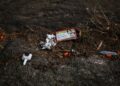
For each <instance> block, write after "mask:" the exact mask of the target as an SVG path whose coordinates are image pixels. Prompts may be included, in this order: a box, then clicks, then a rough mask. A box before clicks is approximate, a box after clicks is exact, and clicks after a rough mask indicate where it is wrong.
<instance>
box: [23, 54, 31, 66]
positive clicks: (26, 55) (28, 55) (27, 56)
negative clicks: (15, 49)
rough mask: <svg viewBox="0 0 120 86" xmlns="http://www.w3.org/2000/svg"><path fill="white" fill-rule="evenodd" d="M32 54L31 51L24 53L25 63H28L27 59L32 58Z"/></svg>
mask: <svg viewBox="0 0 120 86" xmlns="http://www.w3.org/2000/svg"><path fill="white" fill-rule="evenodd" d="M31 58H32V54H31V53H24V54H23V56H22V60H24V61H23V65H26V63H27V61H29V60H31Z"/></svg>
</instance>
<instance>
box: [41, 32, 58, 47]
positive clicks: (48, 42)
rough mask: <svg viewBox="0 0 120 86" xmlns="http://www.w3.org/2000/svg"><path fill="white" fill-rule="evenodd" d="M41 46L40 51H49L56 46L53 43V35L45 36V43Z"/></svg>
mask: <svg viewBox="0 0 120 86" xmlns="http://www.w3.org/2000/svg"><path fill="white" fill-rule="evenodd" d="M40 44H41V46H42V49H51V48H52V47H54V46H56V44H57V43H56V42H55V35H53V34H47V38H46V42H45V43H44V42H41V43H40Z"/></svg>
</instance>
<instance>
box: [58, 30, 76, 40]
mask: <svg viewBox="0 0 120 86" xmlns="http://www.w3.org/2000/svg"><path fill="white" fill-rule="evenodd" d="M72 39H77V33H76V30H75V29H73V28H72V29H65V30H61V31H57V32H56V40H57V41H58V42H59V41H64V40H72Z"/></svg>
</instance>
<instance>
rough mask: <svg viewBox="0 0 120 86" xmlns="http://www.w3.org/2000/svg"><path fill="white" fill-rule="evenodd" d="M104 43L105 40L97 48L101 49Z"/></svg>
mask: <svg viewBox="0 0 120 86" xmlns="http://www.w3.org/2000/svg"><path fill="white" fill-rule="evenodd" d="M102 45H103V41H101V42H100V44H99V45H98V47H97V50H99V49H100V48H101V47H102Z"/></svg>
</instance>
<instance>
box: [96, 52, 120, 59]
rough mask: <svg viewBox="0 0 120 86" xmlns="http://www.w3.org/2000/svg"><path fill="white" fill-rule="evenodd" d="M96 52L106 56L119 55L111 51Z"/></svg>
mask: <svg viewBox="0 0 120 86" xmlns="http://www.w3.org/2000/svg"><path fill="white" fill-rule="evenodd" d="M98 53H99V54H101V55H104V56H105V57H107V58H113V57H119V54H118V53H117V52H113V51H100V52H98Z"/></svg>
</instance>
